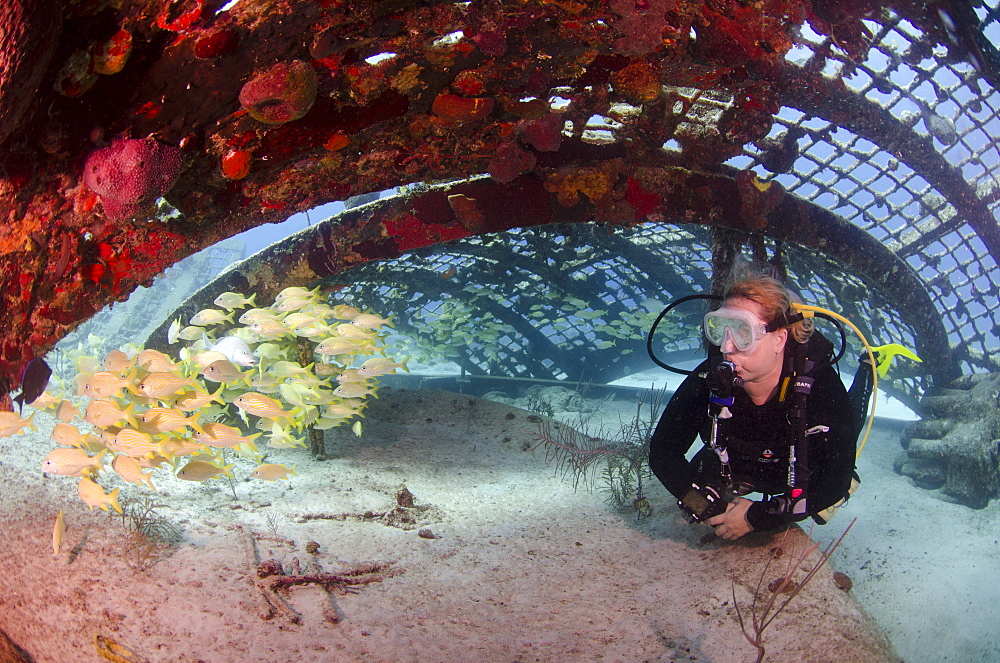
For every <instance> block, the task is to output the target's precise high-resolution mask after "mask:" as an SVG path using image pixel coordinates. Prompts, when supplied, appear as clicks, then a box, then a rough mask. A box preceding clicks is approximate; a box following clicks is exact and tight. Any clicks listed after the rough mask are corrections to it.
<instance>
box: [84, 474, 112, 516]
mask: <svg viewBox="0 0 1000 663" xmlns="http://www.w3.org/2000/svg"><path fill="white" fill-rule="evenodd" d="M118 490H119V489H118V488H115V489H114V490H112V491H111V492H110V493H105V492H104V489H103V488H101V486H100V484H98V483H97V482H96V481H94V480H93V479H89V478H87V477H83V478H82V479H80V483H79V484H77V493H78V494H79V495H80V499H82V500H83V501H84V502H85V503H86V504H87V506H89V507H90V510H91V511H93V510H94V507H95V506H96V507H100V508H101V509H103V510H105V511H107V510H108V505H110V506H113V507H114V508H115V511H117V512H118V513H121V512H122V508H121V506H120V505H119V504H118Z"/></svg>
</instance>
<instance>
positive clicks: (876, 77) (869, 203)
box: [727, 7, 1000, 372]
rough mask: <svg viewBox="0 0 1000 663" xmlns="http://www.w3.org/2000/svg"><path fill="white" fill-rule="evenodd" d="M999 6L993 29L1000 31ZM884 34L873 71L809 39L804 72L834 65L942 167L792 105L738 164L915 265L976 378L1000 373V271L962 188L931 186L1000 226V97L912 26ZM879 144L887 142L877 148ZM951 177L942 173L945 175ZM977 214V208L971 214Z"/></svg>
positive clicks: (870, 63) (897, 24)
mask: <svg viewBox="0 0 1000 663" xmlns="http://www.w3.org/2000/svg"><path fill="white" fill-rule="evenodd" d="M998 11H1000V10H998V9H997V8H996V7H993V8H990V9H989V12H988V14H987V15H986V18H985V19H984V25H985V24H986V23H987V22H992V24H993V25H995V24H996V21H997V15H998ZM869 27H870V28H871V29H872V31H873V33H875V35H876V37H875V40H874V42H873V47H872V48H871V49H870V51H869V53H868V55H867V57H866V58H865V60H864V61H863V62H861V63H854V62H852V61H851V60H849V59H848V58H847V57H846V56H844V55H841V54H839V52H838V51H837V49H836V48H833V47H832V46H831V43H830V40H829V38H827V37H823V36H820V35H817V34H815V33H813V32H811V31H810V30H809V29H808V26H806V27H805V28H804V29H803V31H802V35H801V37H802V44H800V45H799V47H798V48H796V49H793V51H792V52H791V53H790V54H789V59H790V60H791V62H792V63H793V64H796V65H798V66H802V67H808V66H810V65H811V63H812V62H813V59H814V58H815V57H816V54H817V53H823V54H825V56H826V65H825V69H824V74H825V75H826V76H829V77H831V78H833V77H839V78H840V79H841V80H842V81H843V83H844V84H845V85H846V86H847V88H848V89H849V90H851V91H852V92H853V93H854V94H855V95H857V104H858V106H862V105H865V104H868V105H874V106H877V107H879V108H884V109H887V110H888V112H889V113H890V115H891V118H893V119H894V120H895V121H896V122H898V128H899V129H900V130H901V131H905V132H909V133H910V134H911V136H910V138H911V139H916V140H920V141H921V142H922V143H924V144H928V143H929V144H932V145H933V148H934V153H935V154H936V155H937V157H938V159H939V160H938V161H936V162H927V161H924V162H921V161H910V162H907V161H905V160H904V159H905V158H906V157H907V156H910V155H908V154H904V153H901V151H900V150H896V151H895V152H894V151H893V150H892V149H891V144H892V143H893V140H895V139H894V138H892V137H893V136H894V134H893V132H892V131H889V129H891V127H883V129H886V134H888V135H889V136H890V139H887V140H884V141H883V140H881V136H880V135H878V134H873V135H871V136H860V135H858V134H856V133H854V132H852V131H850V130H848V129H846V128H844V127H843V126H838V125H837V124H835V123H834V122H833V121H831V120H830V119H829V118H822V117H817V116H815V115H807V114H806V113H804V112H802V111H801V110H798V109H795V108H790V107H787V106H786V107H783V108H782V109H781V111H780V112H779V114H778V116H777V118H776V122H775V125H774V127H773V128H772V130H771V132H770V134H769V136H768V138H767V139H766V140H765V141H758V143H759V145H757V146H753V145H750V146H748V147H747V149H745V150H744V153H743V154H742V155H741V156H739V157H736V158H733V159H731V160H730V161H729V162H727V163H728V165H730V166H733V167H737V168H752V169H753V170H755V171H756V172H757V173H758V175H759V176H760V177H761V178H762V179H773V180H776V181H778V182H780V183H781V184H782V185H783V186H784V187H785V188H786V190H788V191H789V192H790V193H792V194H794V195H796V196H799V197H801V198H803V199H806V200H808V201H810V202H812V203H814V204H816V205H819V206H821V207H823V208H826V209H828V210H830V211H832V212H834V213H836V214H838V215H840V216H841V217H843V218H845V219H846V220H848V221H849V222H851V223H852V224H854V225H856V226H858V227H859V228H861V229H863V230H865V231H866V232H868V233H869V234H871V235H872V236H873V237H875V238H877V239H878V240H879V241H881V242H882V243H883V244H884V245H885V246H886V247H887V248H889V249H890V250H892V251H893V252H894V253H896V254H897V255H898V256H899V257H901V258H902V259H904V260H905V261H906V263H907V264H908V265H909V266H910V267H911V268H912V269H913V270H914V272H915V273H916V274H917V275H918V277H919V278H920V279H921V280H922V281H923V283H924V285H925V287H926V289H927V291H928V293H929V295H930V297H931V300H932V301H933V302H934V304H935V306H936V308H937V310H938V312H939V314H940V315H941V316H942V318H943V320H944V324H945V328H946V330H947V332H948V335H949V342H950V344H951V346H952V348H953V351H954V352H955V355H956V359H957V360H958V361H959V362H960V365H961V368H962V370H963V371H964V372H978V371H996V370H1000V342H998V340H997V335H998V334H997V332H998V329H1000V314H998V313H997V308H998V303H1000V301H998V294H1000V293H998V286H997V284H998V283H1000V269H998V267H997V261H996V258H995V256H993V255H991V253H990V251H989V249H988V247H987V246H986V244H985V243H984V241H983V238H982V237H981V233H982V228H981V227H980V228H979V229H975V228H973V227H972V226H970V225H969V219H968V218H967V215H965V214H963V213H962V211H961V210H960V209H958V208H957V207H956V204H957V201H955V202H953V199H955V198H956V196H955V190H956V188H958V187H955V186H952V187H951V190H950V191H948V192H943V191H942V190H941V189H940V188H938V187H936V186H934V185H933V184H931V182H929V181H928V179H930V178H931V175H930V173H936V175H937V179H938V180H939V181H947V179H948V177H949V176H951V177H954V178H955V179H956V180H959V182H958V183H959V184H964V185H965V187H966V188H967V192H968V193H969V194H970V195H971V196H974V197H975V198H977V199H979V200H981V201H984V202H985V203H986V205H987V207H988V210H989V213H990V217H991V218H990V219H989V220H988V221H989V222H990V223H992V224H995V223H996V218H997V217H996V213H997V205H998V199H1000V152H998V149H997V146H996V144H995V142H994V141H993V140H992V139H991V138H990V136H995V135H1000V111H998V108H1000V95H998V94H997V92H996V90H994V89H993V88H991V87H989V85H988V83H987V82H986V81H985V80H983V79H982V78H981V77H980V76H979V72H978V71H977V70H976V69H975V68H974V67H973V66H972V65H971V64H969V63H966V62H950V63H949V62H946V61H945V60H946V58H944V55H945V54H946V50H945V49H944V47H940V46H939V47H936V48H934V49H930V48H929V47H928V46H927V45H926V42H925V41H922V40H921V38H922V37H923V35H922V34H921V33H920V32H919V31H918V30H917V29H916V28H914V27H913V26H912V25H911V24H909V23H908V22H907V21H905V20H901V19H899V18H898V17H894V16H891V15H890V16H888V17H886V20H885V21H884V22H883V23H882V24H879V23H875V22H874V21H873V22H870V24H869ZM789 135H791V136H792V139H793V140H795V143H796V145H795V149H797V158H795V159H794V163H793V165H792V166H791V168H790V169H789V172H787V173H781V172H779V173H773V172H771V171H769V170H768V169H767V167H766V166H765V164H767V165H770V164H768V154H767V149H766V148H767V147H768V146H769V145H774V144H775V143H779V142H780V141H782V140H784V139H786V138H787V137H788V136H789ZM876 141H880V142H884V143H886V144H882V145H880V144H876ZM942 170H948V171H951V172H950V173H948V174H946V175H941V173H940V171H942ZM966 207H967V206H966Z"/></svg>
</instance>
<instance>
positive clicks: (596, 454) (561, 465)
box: [535, 389, 665, 518]
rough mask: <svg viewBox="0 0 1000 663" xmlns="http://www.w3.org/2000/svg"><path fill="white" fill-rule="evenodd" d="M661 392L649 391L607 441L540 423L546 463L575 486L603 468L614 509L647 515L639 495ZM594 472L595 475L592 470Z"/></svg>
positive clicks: (538, 435)
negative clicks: (627, 508)
mask: <svg viewBox="0 0 1000 663" xmlns="http://www.w3.org/2000/svg"><path fill="white" fill-rule="evenodd" d="M664 394H665V389H660V390H653V389H650V390H648V391H646V392H645V393H644V394H643V397H642V398H641V399H640V400H639V402H638V403H637V404H636V413H635V416H634V417H633V418H632V419H631V421H628V422H623V423H622V425H621V428H620V429H619V431H618V433H617V434H616V435H614V436H612V437H611V438H610V439H608V437H609V436H606V435H605V434H604V433H603V431H602V430H600V429H599V430H597V431H596V434H593V435H592V434H590V433H589V432H586V431H581V430H579V429H578V428H575V427H572V426H568V425H565V424H560V423H555V424H553V423H551V422H550V420H545V419H543V420H542V421H540V422H539V423H538V432H537V433H535V438H536V439H537V440H538V441H539V444H538V445H536V448H537V447H538V446H544V447H545V454H546V460H548V461H549V462H555V464H556V469H557V471H564V472H566V474H567V475H570V476H572V477H573V487H574V488H578V487H579V485H580V482H581V481H587V480H588V478H593V477H594V476H595V475H596V474H597V471H598V468H601V467H603V469H602V470H601V478H602V479H603V481H604V483H605V488H604V490H605V492H607V493H608V502H609V503H611V504H613V505H614V506H615V507H617V508H624V507H631V508H633V509H634V510H635V511H636V512H637V513H638V516H639V517H640V518H641V517H643V516H647V515H649V514H650V513H651V509H650V507H649V502H648V501H647V500H646V496H645V493H644V491H643V481H644V480H648V479H649V478H650V477H651V476H652V473H651V471H650V469H649V465H648V464H647V459H648V458H649V440H650V438H651V437H652V435H653V431H654V430H655V429H656V424H657V421H658V419H659V414H660V411H661V409H662V403H663V398H664ZM591 470H593V472H591Z"/></svg>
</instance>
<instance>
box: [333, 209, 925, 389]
mask: <svg viewBox="0 0 1000 663" xmlns="http://www.w3.org/2000/svg"><path fill="white" fill-rule="evenodd" d="M774 248H775V247H774V246H773V245H772V246H771V249H772V250H774ZM784 259H785V261H786V265H787V268H788V272H789V285H790V286H791V287H792V288H793V289H794V290H796V291H797V292H799V293H800V294H801V296H802V298H803V300H804V301H805V302H806V303H809V304H814V305H819V306H823V307H825V308H829V309H831V310H833V311H834V312H837V313H841V314H843V315H846V316H847V317H848V318H850V319H851V320H852V321H854V322H855V324H857V325H858V326H859V328H861V330H862V332H863V333H864V334H865V335H866V336H867V337H868V338H869V339H872V341H873V342H876V344H880V343H884V342H890V341H891V342H898V343H902V344H904V345H907V346H910V347H912V345H913V344H914V338H915V333H914V330H913V329H912V328H910V327H908V326H907V325H905V324H904V323H902V322H900V320H901V316H900V315H899V313H898V311H896V310H895V309H894V307H893V305H892V303H891V302H889V301H887V300H886V298H885V297H884V296H882V295H881V294H880V293H879V292H878V290H877V288H875V287H873V286H872V285H871V284H867V283H865V282H864V281H862V280H861V279H860V278H858V277H857V276H854V275H851V274H848V273H845V271H844V270H843V268H842V267H839V266H838V265H836V264H835V263H834V262H833V261H832V260H829V259H827V258H825V257H823V256H821V255H816V254H813V253H810V252H807V251H801V250H797V249H794V248H792V249H785V251H784ZM711 263H712V238H711V233H710V232H709V231H708V230H707V229H706V228H703V227H700V226H684V227H680V228H679V227H677V226H671V225H667V224H646V225H643V226H637V227H634V228H629V229H623V228H614V229H609V228H606V227H602V226H594V225H589V224H572V225H555V226H543V227H537V228H529V229H521V230H514V231H510V232H508V233H504V234H502V235H499V236H494V237H476V238H470V239H468V240H464V241H460V242H454V243H450V244H449V245H447V246H436V247H430V248H428V249H423V250H418V251H414V252H412V253H410V254H408V255H405V256H403V257H400V258H397V259H395V260H389V261H383V262H379V263H369V264H365V265H361V266H359V267H356V268H354V269H351V270H349V271H348V272H345V273H343V274H341V275H340V278H339V280H340V281H341V282H350V283H351V285H349V286H348V287H346V288H344V289H341V290H338V291H337V293H336V298H337V300H338V301H345V302H347V303H350V304H352V305H354V306H358V307H363V308H371V309H373V310H375V311H377V312H379V313H380V314H383V315H385V314H388V313H391V314H392V315H393V322H394V325H395V329H396V332H397V333H398V334H399V336H397V337H396V338H394V339H393V340H392V343H391V345H392V348H393V352H394V353H396V354H407V355H410V356H411V359H414V360H416V361H419V362H420V363H424V364H434V363H436V362H442V361H445V360H448V361H454V362H455V363H456V364H458V365H459V366H460V367H461V368H462V369H463V370H464V371H466V372H467V373H470V374H476V375H491V376H501V377H519V378H534V379H555V380H567V381H571V382H575V381H581V380H582V381H590V382H594V383H599V384H604V383H607V382H611V381H613V380H615V379H618V378H621V377H624V376H626V375H629V374H631V373H635V372H639V371H642V370H646V369H649V368H651V367H653V366H654V365H653V363H652V362H651V360H650V359H649V358H648V356H647V354H646V347H645V339H646V335H647V334H648V332H649V329H650V326H651V324H652V321H653V320H654V319H655V317H656V316H657V315H658V314H659V313H660V311H661V310H662V309H663V308H664V307H665V306H666V305H667V304H669V303H670V302H671V301H673V300H675V299H677V298H679V297H683V296H686V295H690V294H697V293H707V292H709V289H710V287H711ZM706 310H707V305H706V303H705V302H698V301H695V302H692V303H688V304H684V305H682V308H678V309H675V311H673V312H671V314H670V315H668V317H666V318H664V320H663V322H662V323H661V324H660V326H659V327H658V330H657V335H656V337H655V338H654V347H655V348H656V352H657V356H658V357H660V358H661V359H664V360H666V361H668V362H671V363H680V362H684V361H690V360H692V359H695V360H697V359H700V358H703V357H704V349H703V348H702V346H701V319H702V316H703V315H704V313H705V312H706ZM821 331H822V332H823V333H824V334H826V335H827V336H828V337H830V338H831V340H833V341H834V342H835V343H839V338H838V336H837V333H836V330H834V329H833V328H826V327H822V326H821ZM848 334H849V335H850V332H848ZM849 340H850V343H851V347H850V349H849V351H848V353H847V355H846V357H845V359H844V360H843V363H842V364H841V366H842V368H843V369H844V370H845V371H847V372H848V374H850V373H852V372H853V371H854V370H855V369H856V368H857V362H856V358H857V357H858V356H860V354H861V353H862V347H861V344H860V342H858V341H857V340H855V339H853V338H850V339H849ZM920 373H921V371H920V370H919V367H916V366H912V365H910V366H900V367H897V369H896V370H894V371H893V373H892V374H891V376H890V378H896V379H895V380H892V379H890V380H887V381H886V384H885V385H884V387H885V388H886V390H887V391H888V392H889V393H891V394H893V395H895V396H897V397H899V398H900V399H902V400H903V401H904V402H907V403H910V404H913V403H915V402H916V399H917V398H918V397H919V395H920V393H922V391H923V389H925V388H926V387H927V384H926V380H925V378H923V377H920Z"/></svg>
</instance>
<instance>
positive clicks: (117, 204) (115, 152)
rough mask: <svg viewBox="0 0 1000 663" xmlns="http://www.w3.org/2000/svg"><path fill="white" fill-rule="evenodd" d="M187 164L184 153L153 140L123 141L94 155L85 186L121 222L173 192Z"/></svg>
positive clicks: (85, 170) (85, 173)
mask: <svg viewBox="0 0 1000 663" xmlns="http://www.w3.org/2000/svg"><path fill="white" fill-rule="evenodd" d="M183 163H184V158H183V156H182V155H181V150H180V149H178V148H176V147H170V146H169V145H164V144H163V143H160V142H157V141H156V140H154V139H153V138H119V139H117V140H115V141H114V142H112V143H111V145H108V146H107V147H102V148H100V149H97V150H94V151H93V152H91V153H90V155H89V156H88V157H87V161H86V162H85V163H84V166H83V182H84V184H86V185H87V186H88V187H90V189H91V190H92V191H93V192H94V193H96V194H97V196H98V198H100V199H101V205H102V206H103V207H104V213H105V215H106V216H107V217H108V218H109V219H111V220H112V221H118V220H121V219H125V218H128V217H130V216H134V215H135V214H137V213H138V212H139V211H140V210H141V209H142V207H143V205H144V204H146V203H149V202H152V201H153V200H154V199H155V198H157V197H158V196H162V195H163V194H165V193H166V192H167V191H169V190H170V187H171V186H173V184H174V181H175V180H176V179H177V175H178V173H180V170H181V166H182V165H183Z"/></svg>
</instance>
